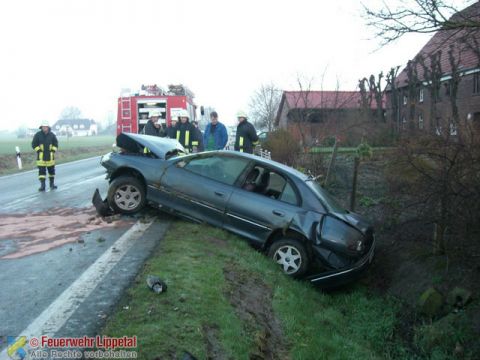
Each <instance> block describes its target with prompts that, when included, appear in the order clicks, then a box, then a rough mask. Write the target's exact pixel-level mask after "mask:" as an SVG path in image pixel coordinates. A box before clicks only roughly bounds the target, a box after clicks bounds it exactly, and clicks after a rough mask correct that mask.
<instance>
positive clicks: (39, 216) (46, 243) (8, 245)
mask: <svg viewBox="0 0 480 360" xmlns="http://www.w3.org/2000/svg"><path fill="white" fill-rule="evenodd" d="M132 223H133V220H132V221H130V220H124V219H120V218H119V217H115V216H114V217H110V218H107V219H102V218H100V217H98V216H97V214H96V211H95V209H94V208H89V209H54V210H49V211H46V212H42V213H34V214H18V215H0V259H16V258H20V257H24V256H27V255H32V254H36V253H39V252H44V251H47V250H50V249H53V248H56V247H58V246H61V245H64V244H67V243H73V242H76V241H77V240H79V239H80V237H81V236H82V235H83V234H85V233H87V232H90V231H94V230H102V229H109V228H119V227H125V226H127V225H129V224H132Z"/></svg>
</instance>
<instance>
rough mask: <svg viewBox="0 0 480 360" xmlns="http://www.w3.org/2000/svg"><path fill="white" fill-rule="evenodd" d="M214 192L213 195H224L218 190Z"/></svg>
mask: <svg viewBox="0 0 480 360" xmlns="http://www.w3.org/2000/svg"><path fill="white" fill-rule="evenodd" d="M214 193H215V195H217V196H220V197H224V196H225V194H224V193H222V192H220V191H215V192H214Z"/></svg>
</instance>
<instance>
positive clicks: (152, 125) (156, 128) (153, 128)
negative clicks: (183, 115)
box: [143, 110, 162, 136]
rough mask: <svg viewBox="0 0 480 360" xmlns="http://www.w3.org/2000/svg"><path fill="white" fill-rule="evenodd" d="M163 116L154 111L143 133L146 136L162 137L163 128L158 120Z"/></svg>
mask: <svg viewBox="0 0 480 360" xmlns="http://www.w3.org/2000/svg"><path fill="white" fill-rule="evenodd" d="M160 116H161V114H160V111H158V110H153V111H152V112H151V113H150V118H149V119H148V121H147V123H146V124H145V126H144V127H143V133H144V134H145V135H151V136H162V134H161V132H160V129H161V126H160V124H159V123H158V119H159V118H160Z"/></svg>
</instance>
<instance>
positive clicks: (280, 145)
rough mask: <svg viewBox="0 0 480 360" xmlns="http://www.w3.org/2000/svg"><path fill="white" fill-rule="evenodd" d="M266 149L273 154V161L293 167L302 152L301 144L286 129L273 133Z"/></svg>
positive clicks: (266, 144) (269, 137) (265, 145)
mask: <svg viewBox="0 0 480 360" xmlns="http://www.w3.org/2000/svg"><path fill="white" fill-rule="evenodd" d="M264 148H265V149H267V150H268V151H270V152H271V153H272V159H273V160H275V161H278V162H280V163H284V164H287V165H290V166H292V165H293V164H294V162H295V159H296V157H297V156H298V154H299V153H300V152H301V147H300V144H299V143H298V141H297V140H295V138H294V137H293V135H292V134H291V133H290V132H288V131H287V130H285V129H277V130H275V131H274V132H272V133H271V134H270V135H269V136H268V139H267V141H266V142H265V143H264Z"/></svg>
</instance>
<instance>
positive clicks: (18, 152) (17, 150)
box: [15, 146, 22, 170]
mask: <svg viewBox="0 0 480 360" xmlns="http://www.w3.org/2000/svg"><path fill="white" fill-rule="evenodd" d="M15 151H16V152H17V164H18V168H19V169H20V170H22V156H21V155H20V147H18V146H15Z"/></svg>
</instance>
